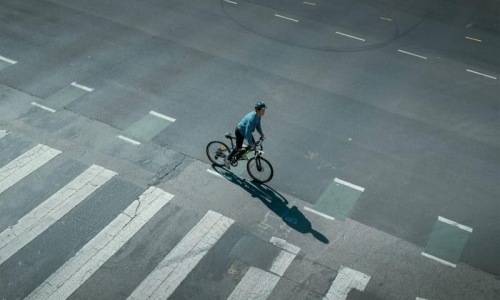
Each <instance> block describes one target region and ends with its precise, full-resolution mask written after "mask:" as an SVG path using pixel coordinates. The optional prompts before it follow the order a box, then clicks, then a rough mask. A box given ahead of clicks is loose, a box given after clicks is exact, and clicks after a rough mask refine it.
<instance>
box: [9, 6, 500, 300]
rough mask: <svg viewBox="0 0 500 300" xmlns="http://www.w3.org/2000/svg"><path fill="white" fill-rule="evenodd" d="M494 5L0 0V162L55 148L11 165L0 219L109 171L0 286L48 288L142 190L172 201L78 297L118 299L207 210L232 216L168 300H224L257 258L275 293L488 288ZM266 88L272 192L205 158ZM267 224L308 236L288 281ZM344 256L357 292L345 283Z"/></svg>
mask: <svg viewBox="0 0 500 300" xmlns="http://www.w3.org/2000/svg"><path fill="white" fill-rule="evenodd" d="M313 4H315V5H313ZM499 11H500V6H499V5H498V3H497V2H496V1H483V2H480V3H474V4H471V3H468V2H466V1H459V2H456V3H453V4H450V3H448V2H444V1H440V2H435V1H398V2H395V1H389V0H387V1H377V2H374V3H370V4H368V3H364V2H352V1H319V0H318V1H311V2H307V3H305V2H300V1H299V2H293V3H292V2H290V1H273V2H272V3H268V2H267V1H215V0H211V1H202V0H190V1H141V2H138V1H132V0H127V1H105V2H103V1H91V0H86V1H55V0H54V1H8V0H3V1H0V26H1V27H0V28H1V30H0V56H1V58H3V59H2V60H0V111H1V112H2V114H1V117H0V130H5V131H4V133H6V132H10V133H9V134H8V135H5V136H4V137H3V138H1V139H0V145H1V147H0V165H1V166H6V165H8V164H9V162H12V161H14V160H15V159H16V157H18V156H19V155H22V154H23V153H26V152H27V151H29V149H31V148H33V147H35V146H36V145H38V144H44V145H47V146H48V147H51V148H53V149H57V150H59V151H61V152H62V153H61V154H59V155H57V157H55V158H53V159H51V160H50V161H49V162H47V163H46V164H44V165H43V166H41V167H39V168H37V169H36V170H35V171H33V172H32V173H30V174H29V175H27V176H26V177H23V178H21V179H19V180H18V181H17V179H14V178H15V176H16V175H15V174H14V175H12V174H10V173H9V172H10V171H5V170H4V171H5V172H6V173H5V174H7V175H5V177H3V179H2V178H0V179H2V180H3V181H2V182H4V184H7V183H5V182H10V181H12V182H13V183H14V184H13V185H12V186H7V185H6V189H5V191H3V192H1V193H0V216H1V217H0V230H2V231H5V230H7V229H8V228H11V227H13V226H15V225H16V223H17V222H18V220H21V219H22V218H23V216H25V215H26V214H28V213H29V212H30V211H32V210H33V209H35V208H36V207H37V206H38V205H41V204H42V203H43V202H44V201H45V200H46V199H48V198H50V197H51V195H54V194H55V193H56V192H57V191H58V190H59V189H61V188H62V187H63V186H65V185H66V184H68V183H69V182H70V181H71V180H73V179H74V178H75V177H76V176H78V174H81V173H82V172H83V171H84V170H85V169H87V168H89V167H90V166H91V165H99V166H102V167H104V168H105V169H108V170H110V171H113V172H116V173H117V174H118V175H117V176H115V177H113V178H112V179H110V180H109V181H108V182H106V183H105V184H104V185H103V186H102V187H100V188H99V189H98V190H97V191H95V192H94V193H92V194H91V195H90V196H88V197H87V198H85V199H84V200H82V202H81V203H80V204H78V205H77V206H75V208H73V209H72V210H70V211H69V212H67V213H65V214H64V215H63V216H61V217H60V218H58V219H57V220H56V221H55V223H54V224H53V225H51V226H50V227H48V229H47V230H45V231H43V232H42V233H40V234H39V235H37V236H36V238H35V239H33V240H32V241H30V242H29V243H28V244H26V245H25V246H23V247H22V248H20V249H19V250H18V251H16V252H15V253H14V254H13V255H12V256H10V257H9V258H8V259H6V260H5V262H3V263H2V264H0V274H2V275H1V278H2V279H1V280H0V291H2V292H1V294H0V299H3V298H5V299H18V298H24V297H26V296H28V295H29V294H30V293H31V292H33V291H34V290H35V289H36V288H37V287H38V286H39V285H40V284H42V283H43V282H44V281H47V280H49V282H50V278H52V277H51V276H52V274H56V273H57V272H56V271H57V270H58V269H59V268H62V267H63V266H65V265H66V262H68V261H70V260H72V258H73V257H78V255H80V254H79V253H86V252H85V251H84V250H81V249H82V247H84V246H85V245H86V244H87V243H90V242H91V241H92V240H93V238H94V237H95V236H96V235H98V234H99V233H100V232H102V231H103V230H105V228H107V227H106V226H107V225H108V224H109V223H110V222H113V220H116V219H117V218H118V216H120V212H121V211H123V210H125V209H126V208H127V207H128V206H129V205H131V204H133V203H134V200H136V199H138V198H139V196H140V195H141V194H142V193H143V192H144V191H146V190H147V189H148V187H150V186H154V187H158V188H160V189H161V190H163V191H165V192H167V193H170V194H172V195H175V196H174V198H173V199H172V200H171V201H170V202H168V203H167V204H166V205H165V206H164V207H163V208H161V209H160V210H158V211H157V212H156V213H155V214H154V215H153V216H151V218H150V219H148V221H147V222H145V224H143V225H142V227H140V228H137V230H138V231H137V233H136V234H135V235H133V237H131V238H130V239H127V240H125V241H124V242H125V243H124V244H123V245H122V246H121V247H119V249H116V250H117V252H114V253H112V256H111V257H109V258H108V259H107V260H105V261H102V263H103V264H99V265H97V266H98V267H96V268H95V269H94V270H93V271H92V273H91V274H90V273H89V274H90V277H89V278H87V279H86V280H81V282H79V283H78V286H77V288H76V289H75V290H74V292H72V293H71V294H70V295H71V298H73V299H125V298H127V297H128V296H129V295H131V294H132V293H133V292H134V290H135V289H136V288H137V287H138V286H139V285H140V284H141V282H142V281H143V280H144V279H145V278H146V277H147V276H148V275H149V274H152V272H153V270H154V269H155V267H156V266H157V265H158V264H159V263H160V262H161V261H162V259H163V258H164V257H165V256H166V255H167V254H168V253H170V252H171V251H172V250H173V249H174V248H175V247H176V245H178V244H179V243H180V242H181V241H183V238H184V237H185V236H187V235H188V232H190V230H191V229H192V228H194V226H195V225H196V224H197V223H198V222H199V221H200V220H201V219H202V218H203V216H204V215H205V214H206V213H207V212H208V211H215V212H217V213H220V214H222V215H223V216H224V217H227V218H230V219H231V220H234V221H235V223H234V225H232V226H231V227H229V229H227V231H226V232H225V233H224V234H223V235H222V236H221V237H220V239H219V240H217V242H216V243H215V244H214V245H213V246H212V247H211V248H210V249H209V250H208V251H207V253H206V255H205V256H204V257H203V258H202V259H201V261H200V262H199V263H197V264H196V265H195V267H194V269H193V270H192V271H190V272H189V274H188V275H187V276H186V277H185V278H182V280H181V279H178V280H180V282H179V285H178V286H176V288H175V291H173V292H172V294H171V298H172V299H227V298H228V297H230V295H231V294H232V293H233V292H234V291H238V290H239V289H241V288H242V286H245V284H247V283H248V280H250V279H248V277H247V279H244V276H245V274H252V272H254V271H255V270H257V269H258V270H260V271H258V272H267V273H265V274H271V275H269V276H271V277H272V278H279V281H278V282H277V284H276V285H275V286H274V287H273V288H272V289H271V290H272V291H271V292H270V294H269V295H268V299H285V298H295V299H323V297H326V298H327V299H342V298H333V297H334V296H333V294H334V293H332V290H331V287H332V285H333V286H335V284H337V286H336V288H338V289H340V290H341V291H343V292H339V293H340V294H342V293H343V295H344V297H347V299H416V298H417V297H419V298H423V299H496V298H498V297H499V295H500V283H499V281H498V276H499V274H500V256H499V255H498V253H500V232H499V229H498V228H499V227H498V216H499V214H500V204H499V203H498V199H499V196H500V189H499V187H498V186H499V185H498V181H499V179H500V174H499V173H500V172H499V170H500V151H498V148H499V147H500V139H499V138H498V129H499V128H500V126H499V125H500V124H499V120H500V118H499V109H498V105H499V102H498V95H499V94H500V87H499V84H498V75H499V72H500V69H499V66H500V55H498V53H499V51H498V50H499V45H500V38H499V32H500V28H499V26H500V25H499V22H498V19H499ZM276 15H278V16H276ZM261 99H262V100H264V101H266V103H267V104H268V106H269V109H268V111H267V113H266V115H265V117H264V120H263V125H264V130H265V132H266V135H267V136H268V137H269V138H268V140H267V141H266V143H265V157H266V158H268V159H269V160H270V161H271V162H272V163H273V166H274V170H275V177H274V178H273V180H272V181H271V182H270V183H269V184H268V185H267V186H266V185H264V186H262V185H258V184H255V183H252V182H250V181H249V180H248V178H247V175H246V174H245V172H243V171H244V169H243V168H241V166H240V167H239V168H233V169H232V170H231V171H232V172H228V171H226V170H224V169H221V168H218V167H213V166H211V165H210V164H208V159H207V158H206V155H205V146H206V144H207V143H208V142H209V141H211V140H214V139H219V140H222V139H224V138H223V133H224V132H225V131H232V130H233V128H234V126H235V124H236V122H237V121H238V120H239V118H240V117H241V116H242V115H243V114H245V113H246V112H248V111H249V110H251V109H252V105H253V104H254V102H256V101H258V100H261ZM33 103H34V104H33ZM152 111H153V112H154V113H151V112H152ZM158 116H160V117H159V118H158ZM118 136H122V139H120V138H118ZM123 137H125V138H127V137H128V138H132V139H133V141H131V140H128V141H126V140H124V139H123ZM16 168H18V167H16ZM19 168H20V170H21V167H19ZM207 169H208V170H209V171H210V172H209V171H207ZM16 170H17V169H16ZM19 172H21V171H19ZM214 173H215V174H220V175H222V178H221V177H220V176H217V175H214ZM9 174H10V175H9ZM334 179H335V181H334ZM313 211H316V212H319V214H315V213H314V212H313ZM324 216H326V217H327V218H325V217H324ZM332 218H335V220H331V219H332ZM19 224H24V223H23V222H20V223H19ZM37 226H38V227H39V225H37ZM273 237H275V238H280V239H284V240H286V241H287V242H288V243H290V244H292V245H294V246H297V247H299V248H300V252H299V253H298V254H297V255H296V256H294V259H293V260H292V261H291V262H290V264H289V265H287V267H286V271H285V272H284V273H283V274H281V273H279V272H276V271H275V270H274V269H273V268H275V265H274V262H276V261H280V258H281V257H282V255H284V254H280V253H281V252H280V251H282V249H280V247H278V246H276V245H275V244H273V243H272V242H271V239H272V238H273ZM6 245H7V246H6V247H7V248H8V247H11V245H9V244H6ZM117 245H118V242H117ZM116 247H118V246H116ZM83 249H84V248H83ZM106 249H107V248H106ZM0 251H6V250H2V248H0ZM193 251H194V250H193ZM422 254H425V256H424V255H422ZM289 255H291V254H290V253H289ZM188 256H189V255H188ZM0 257H2V256H1V255H0ZM97 257H98V255H97V254H96V259H97ZM1 261H2V260H0V262H1ZM345 267H347V268H350V269H352V270H356V271H358V272H361V273H362V274H365V275H367V276H370V279H369V281H368V283H367V284H366V286H363V287H357V289H356V287H354V286H350V287H349V288H347V287H344V288H339V286H342V281H341V278H342V277H343V276H344V275H343V274H344V273H342V272H343V271H342V270H344V271H345V270H346V269H344V268H345ZM273 270H274V271H273ZM63 273H64V272H63ZM180 273H182V272H180ZM240 283H242V284H241V285H240ZM151 289H152V288H151ZM265 289H266V288H265V287H261V288H260V289H259V292H261V293H264V294H265ZM349 290H351V292H349V294H348V296H347V293H348V291H349ZM68 296H69V295H68ZM144 297H145V296H144ZM339 297H341V296H339Z"/></svg>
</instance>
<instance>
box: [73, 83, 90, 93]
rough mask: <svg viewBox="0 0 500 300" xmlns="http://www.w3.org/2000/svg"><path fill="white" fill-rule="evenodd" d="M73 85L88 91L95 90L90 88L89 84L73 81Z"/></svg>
mask: <svg viewBox="0 0 500 300" xmlns="http://www.w3.org/2000/svg"><path fill="white" fill-rule="evenodd" d="M71 85H72V86H74V87H77V88H79V89H82V90H84V91H87V92H92V91H93V90H94V89H93V88H89V87H88V86H84V85H81V84H78V83H76V82H73V83H71Z"/></svg>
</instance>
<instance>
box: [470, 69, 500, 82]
mask: <svg viewBox="0 0 500 300" xmlns="http://www.w3.org/2000/svg"><path fill="white" fill-rule="evenodd" d="M467 72H471V73H474V74H477V75H481V76H484V77H487V78H490V79H495V80H496V79H497V78H496V77H494V76H491V75H486V74H483V73H479V72H477V71H473V70H469V69H467Z"/></svg>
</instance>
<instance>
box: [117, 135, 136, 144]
mask: <svg viewBox="0 0 500 300" xmlns="http://www.w3.org/2000/svg"><path fill="white" fill-rule="evenodd" d="M117 137H118V138H119V139H122V140H124V141H125V142H128V143H131V144H132V145H136V146H138V145H140V144H141V143H140V142H138V141H136V140H133V139H129V138H128V137H125V136H123V135H118V136H117Z"/></svg>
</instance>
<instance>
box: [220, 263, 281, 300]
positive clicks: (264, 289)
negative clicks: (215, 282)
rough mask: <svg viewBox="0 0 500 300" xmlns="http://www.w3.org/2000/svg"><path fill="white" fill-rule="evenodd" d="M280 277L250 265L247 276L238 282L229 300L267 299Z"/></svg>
mask: <svg viewBox="0 0 500 300" xmlns="http://www.w3.org/2000/svg"><path fill="white" fill-rule="evenodd" d="M279 280H280V277H279V276H278V275H276V274H273V273H270V272H267V271H264V270H261V269H259V268H256V267H250V269H248V271H247V272H246V274H245V276H244V277H243V279H241V281H240V282H239V283H238V285H237V286H236V288H235V289H234V290H233V292H232V293H231V295H230V296H229V297H228V298H227V299H228V300H248V299H259V300H265V299H267V297H269V295H270V294H271V292H272V291H273V289H274V287H275V286H276V285H277V284H278V281H279Z"/></svg>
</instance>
